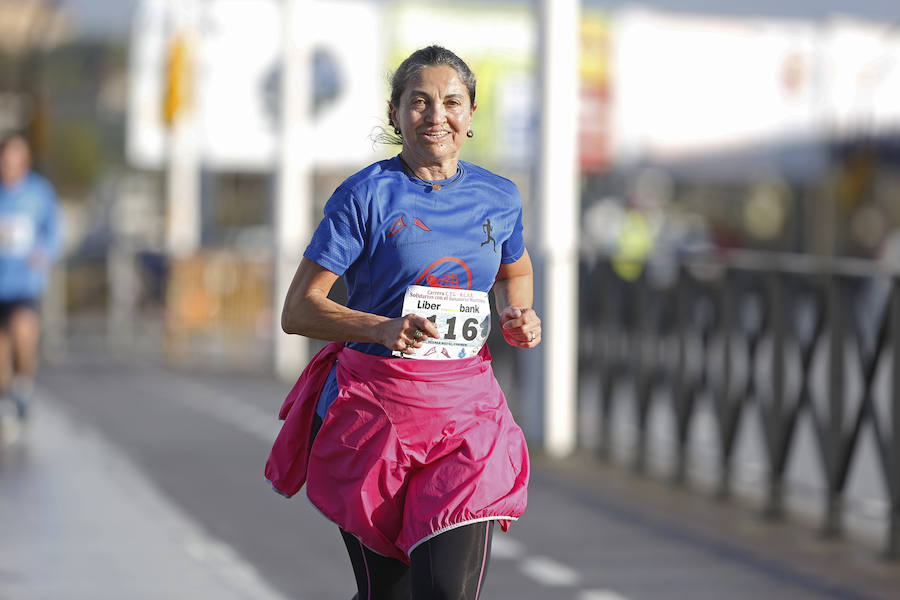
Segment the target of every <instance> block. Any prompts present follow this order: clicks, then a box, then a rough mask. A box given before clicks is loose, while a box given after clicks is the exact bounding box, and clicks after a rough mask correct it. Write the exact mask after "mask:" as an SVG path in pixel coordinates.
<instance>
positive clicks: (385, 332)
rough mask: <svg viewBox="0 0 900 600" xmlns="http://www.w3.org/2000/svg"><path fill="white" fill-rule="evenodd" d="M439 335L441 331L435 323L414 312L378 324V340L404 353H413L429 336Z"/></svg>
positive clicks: (436, 336) (437, 336) (435, 336)
mask: <svg viewBox="0 0 900 600" xmlns="http://www.w3.org/2000/svg"><path fill="white" fill-rule="evenodd" d="M439 337H440V333H438V330H437V326H435V324H434V323H432V322H431V321H429V320H428V319H426V318H425V317H421V316H419V315H416V314H413V313H410V314H408V315H406V316H405V317H397V318H396V319H389V320H387V321H384V322H382V323H380V324H379V325H377V326H376V338H377V339H378V342H379V343H380V344H383V345H384V346H387V347H388V348H389V349H391V350H396V351H399V352H402V353H404V354H411V353H412V351H413V349H415V348H419V347H421V346H422V342H424V341H425V340H426V339H427V338H439Z"/></svg>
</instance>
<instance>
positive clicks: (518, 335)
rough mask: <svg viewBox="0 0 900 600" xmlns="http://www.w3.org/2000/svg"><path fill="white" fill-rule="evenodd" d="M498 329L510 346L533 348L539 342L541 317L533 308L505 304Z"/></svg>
mask: <svg viewBox="0 0 900 600" xmlns="http://www.w3.org/2000/svg"><path fill="white" fill-rule="evenodd" d="M500 330H501V331H502V332H503V337H504V338H506V343H507V344H509V345H510V346H516V347H518V348H534V347H535V346H537V345H538V344H540V343H541V319H540V317H538V316H537V313H536V312H534V309H533V308H519V307H517V306H507V307H506V308H505V309H503V314H501V315H500Z"/></svg>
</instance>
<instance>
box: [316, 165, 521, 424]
mask: <svg viewBox="0 0 900 600" xmlns="http://www.w3.org/2000/svg"><path fill="white" fill-rule="evenodd" d="M524 253H525V241H524V239H523V237H522V197H521V196H520V194H519V190H518V188H517V187H516V185H515V184H514V183H513V182H511V181H509V180H508V179H505V178H503V177H500V176H499V175H495V174H493V173H491V172H490V171H487V170H486V169H482V168H481V167H478V166H476V165H473V164H471V163H467V162H464V161H459V162H458V170H457V172H456V174H455V175H454V176H453V177H450V178H449V179H444V180H440V181H431V182H425V181H422V180H420V179H416V178H415V177H410V176H409V175H407V174H406V173H405V172H404V170H403V167H402V165H401V163H400V159H399V158H398V157H394V158H391V159H388V160H383V161H381V162H377V163H375V164H373V165H370V166H369V167H367V168H365V169H363V170H362V171H360V172H358V173H356V174H355V175H352V176H351V177H350V178H348V179H347V180H346V181H345V182H344V183H343V184H342V185H341V186H340V187H339V188H338V189H337V190H336V191H335V192H334V194H333V195H332V196H331V198H330V199H329V200H328V202H327V203H326V204H325V218H324V219H322V222H321V223H319V226H318V228H317V229H316V232H315V234H313V238H312V241H311V242H310V244H309V246H308V247H307V248H306V252H304V256H305V257H306V258H308V259H310V260H313V261H315V262H317V263H318V264H320V265H322V266H323V267H325V268H326V269H328V270H329V271H331V272H333V273H336V274H338V275H343V276H344V279H345V281H346V284H347V291H348V300H347V306H348V307H350V308H353V309H356V310H361V311H364V312H369V313H374V314H378V315H384V316H386V317H391V318H393V317H400V316H402V315H401V314H400V313H401V311H402V309H403V296H404V294H405V293H406V288H407V287H408V286H410V285H414V284H415V285H427V286H432V287H457V288H464V289H473V290H479V291H482V292H487V291H489V290H490V289H491V287H493V285H494V279H495V277H496V276H497V270H498V269H499V267H500V264H501V263H503V264H508V263H513V262H515V261H517V260H519V258H521V257H522V255H523V254H524ZM347 345H348V346H349V347H350V348H353V349H355V350H359V351H361V352H366V353H369V354H374V355H377V356H390V355H391V351H390V349H389V348H387V347H386V346H383V345H381V344H375V343H364V342H351V343H349V344H347ZM335 373H336V369H332V370H331V373H330V374H329V376H328V379H327V380H326V382H325V386H324V388H323V390H322V394H321V395H320V397H319V402H318V406H317V408H316V412H317V413H318V414H319V416H320V417H322V418H324V417H325V413H326V411H327V410H328V406H330V404H331V402H332V401H333V400H334V398H335V397H336V396H337V378H336V375H335Z"/></svg>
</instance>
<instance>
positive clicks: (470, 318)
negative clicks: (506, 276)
mask: <svg viewBox="0 0 900 600" xmlns="http://www.w3.org/2000/svg"><path fill="white" fill-rule="evenodd" d="M410 313H415V314H417V315H419V316H421V317H425V318H426V319H428V320H429V321H431V322H432V323H434V324H435V326H437V330H438V332H439V333H440V336H441V337H440V338H438V339H435V338H426V339H425V341H423V342H422V347H421V348H416V349H415V351H414V352H413V353H412V354H403V353H401V352H399V351H396V350H395V351H394V353H393V354H394V356H402V357H403V358H417V359H423V360H455V359H459V358H470V357H472V356H475V355H476V354H478V351H479V350H481V347H482V346H484V343H485V342H486V341H487V338H488V334H489V333H490V332H491V308H490V302H489V300H488V295H487V292H479V291H473V290H459V289H454V288H439V287H427V286H422V285H411V286H409V288H407V290H406V296H404V298H403V313H402V314H404V315H408V314H410Z"/></svg>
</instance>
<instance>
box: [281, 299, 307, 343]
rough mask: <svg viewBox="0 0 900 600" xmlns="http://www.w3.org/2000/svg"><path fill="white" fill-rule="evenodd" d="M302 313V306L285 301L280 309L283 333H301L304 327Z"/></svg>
mask: <svg viewBox="0 0 900 600" xmlns="http://www.w3.org/2000/svg"><path fill="white" fill-rule="evenodd" d="M302 314H303V309H302V307H300V306H296V305H294V304H293V303H290V302H285V304H284V308H283V309H282V310H281V330H282V331H284V332H285V333H290V334H298V335H303V333H304V330H305V327H304V323H303V319H302V317H301V315H302Z"/></svg>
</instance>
